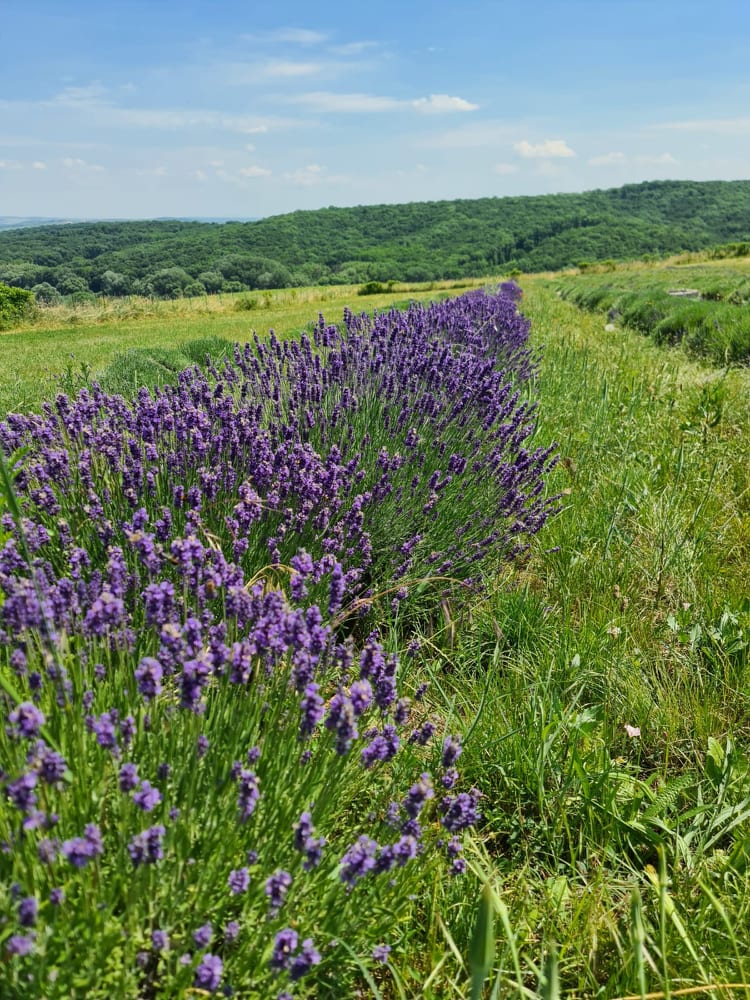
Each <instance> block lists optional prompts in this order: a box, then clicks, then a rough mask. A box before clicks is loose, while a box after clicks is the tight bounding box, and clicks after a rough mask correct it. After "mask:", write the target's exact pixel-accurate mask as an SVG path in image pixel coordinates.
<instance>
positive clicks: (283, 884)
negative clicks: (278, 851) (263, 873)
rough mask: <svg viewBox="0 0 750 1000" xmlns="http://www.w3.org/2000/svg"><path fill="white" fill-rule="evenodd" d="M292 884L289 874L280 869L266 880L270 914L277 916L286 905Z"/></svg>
mask: <svg viewBox="0 0 750 1000" xmlns="http://www.w3.org/2000/svg"><path fill="white" fill-rule="evenodd" d="M291 884H292V876H291V875H290V874H289V872H285V871H282V870H280V869H278V870H277V871H275V872H274V873H273V875H271V876H270V877H269V878H268V879H267V880H266V886H265V893H266V895H267V896H268V903H269V910H270V913H271V914H272V915H273V916H275V915H276V914H277V913H278V912H279V910H280V909H281V907H282V906H283V905H284V900H285V899H286V894H287V893H288V892H289V887H290V886H291Z"/></svg>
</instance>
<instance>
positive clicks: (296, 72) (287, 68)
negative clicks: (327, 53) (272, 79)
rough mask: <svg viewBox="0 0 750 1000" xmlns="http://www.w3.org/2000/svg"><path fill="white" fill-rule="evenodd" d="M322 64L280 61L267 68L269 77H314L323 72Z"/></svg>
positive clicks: (269, 64)
mask: <svg viewBox="0 0 750 1000" xmlns="http://www.w3.org/2000/svg"><path fill="white" fill-rule="evenodd" d="M321 68H322V67H321V65H320V63H314V62H293V61H291V60H288V59H287V60H278V61H276V62H270V63H268V65H267V66H266V67H265V72H266V74H267V75H268V76H314V75H316V74H317V73H320V71H321Z"/></svg>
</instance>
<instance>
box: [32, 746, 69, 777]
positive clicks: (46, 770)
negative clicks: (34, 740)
mask: <svg viewBox="0 0 750 1000" xmlns="http://www.w3.org/2000/svg"><path fill="white" fill-rule="evenodd" d="M38 750H39V755H38V757H37V761H36V767H37V770H38V771H39V777H40V778H41V779H42V781H44V782H45V784H47V785H59V784H60V783H61V782H62V780H63V778H64V777H65V772H66V770H67V768H68V765H67V763H66V761H65V758H64V757H63V756H62V755H61V754H59V753H58V752H57V751H56V750H50V749H49V747H46V746H44V745H43V744H42V745H41V746H40V747H39V748H38Z"/></svg>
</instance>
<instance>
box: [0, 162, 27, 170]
mask: <svg viewBox="0 0 750 1000" xmlns="http://www.w3.org/2000/svg"><path fill="white" fill-rule="evenodd" d="M22 167H23V164H22V163H21V161H20V160H0V170H20V169H21V168H22Z"/></svg>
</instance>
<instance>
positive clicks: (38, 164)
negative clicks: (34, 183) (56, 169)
mask: <svg viewBox="0 0 750 1000" xmlns="http://www.w3.org/2000/svg"><path fill="white" fill-rule="evenodd" d="M31 169H32V170H46V169H47V164H46V163H45V162H44V161H43V160H34V162H33V163H32V164H31Z"/></svg>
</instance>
